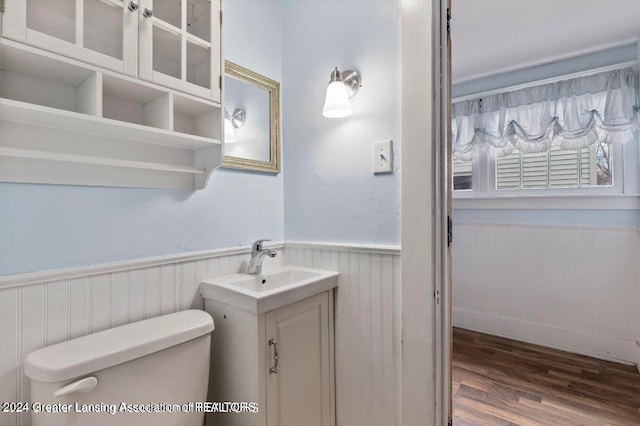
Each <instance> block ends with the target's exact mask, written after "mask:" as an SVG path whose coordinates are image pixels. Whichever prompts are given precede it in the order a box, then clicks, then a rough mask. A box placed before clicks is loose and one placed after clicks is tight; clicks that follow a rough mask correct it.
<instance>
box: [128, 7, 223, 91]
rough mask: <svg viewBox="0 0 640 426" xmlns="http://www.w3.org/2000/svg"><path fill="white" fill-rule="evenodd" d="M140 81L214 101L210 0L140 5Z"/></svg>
mask: <svg viewBox="0 0 640 426" xmlns="http://www.w3.org/2000/svg"><path fill="white" fill-rule="evenodd" d="M139 28H140V31H139V33H140V52H139V57H140V77H141V78H143V79H145V80H148V81H152V82H154V83H158V84H161V85H163V86H168V87H172V88H175V89H177V90H180V91H183V92H186V93H191V94H193V95H196V96H199V97H202V98H207V99H211V100H213V101H217V102H219V101H220V81H221V79H220V76H221V73H220V67H221V60H220V8H219V3H218V2H212V1H211V0H186V1H184V0H183V1H177V0H141V2H140V13H139Z"/></svg>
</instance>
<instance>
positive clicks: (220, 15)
mask: <svg viewBox="0 0 640 426" xmlns="http://www.w3.org/2000/svg"><path fill="white" fill-rule="evenodd" d="M220 26H222V11H220Z"/></svg>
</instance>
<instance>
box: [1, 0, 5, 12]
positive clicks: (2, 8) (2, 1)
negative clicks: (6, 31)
mask: <svg viewBox="0 0 640 426" xmlns="http://www.w3.org/2000/svg"><path fill="white" fill-rule="evenodd" d="M0 13H4V0H0Z"/></svg>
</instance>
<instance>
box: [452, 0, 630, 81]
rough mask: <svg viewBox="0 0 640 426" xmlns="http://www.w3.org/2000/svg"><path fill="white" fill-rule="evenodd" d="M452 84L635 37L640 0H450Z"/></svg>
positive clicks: (618, 42) (615, 43)
mask: <svg viewBox="0 0 640 426" xmlns="http://www.w3.org/2000/svg"><path fill="white" fill-rule="evenodd" d="M451 2H452V20H451V37H452V40H453V45H452V48H453V52H452V55H453V58H452V66H453V82H454V83H457V82H462V81H466V80H472V79H474V78H479V77H483V76H487V75H492V74H499V73H502V72H506V71H512V70H515V69H520V68H526V67H530V66H533V65H539V64H542V63H547V62H552V61H555V60H559V59H564V58H568V57H572V56H577V55H580V54H584V53H589V52H594V51H598V50H602V49H606V48H609V47H613V46H618V45H623V44H627V43H630V42H633V41H635V40H636V39H638V37H639V36H640V0H451Z"/></svg>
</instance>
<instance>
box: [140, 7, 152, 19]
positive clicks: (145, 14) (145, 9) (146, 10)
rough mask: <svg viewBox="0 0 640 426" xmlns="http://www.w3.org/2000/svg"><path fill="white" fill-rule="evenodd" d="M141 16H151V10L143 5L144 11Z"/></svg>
mask: <svg viewBox="0 0 640 426" xmlns="http://www.w3.org/2000/svg"><path fill="white" fill-rule="evenodd" d="M142 16H144V17H145V18H151V17H152V16H153V10H151V9H149V8H148V7H145V8H144V12H142Z"/></svg>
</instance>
